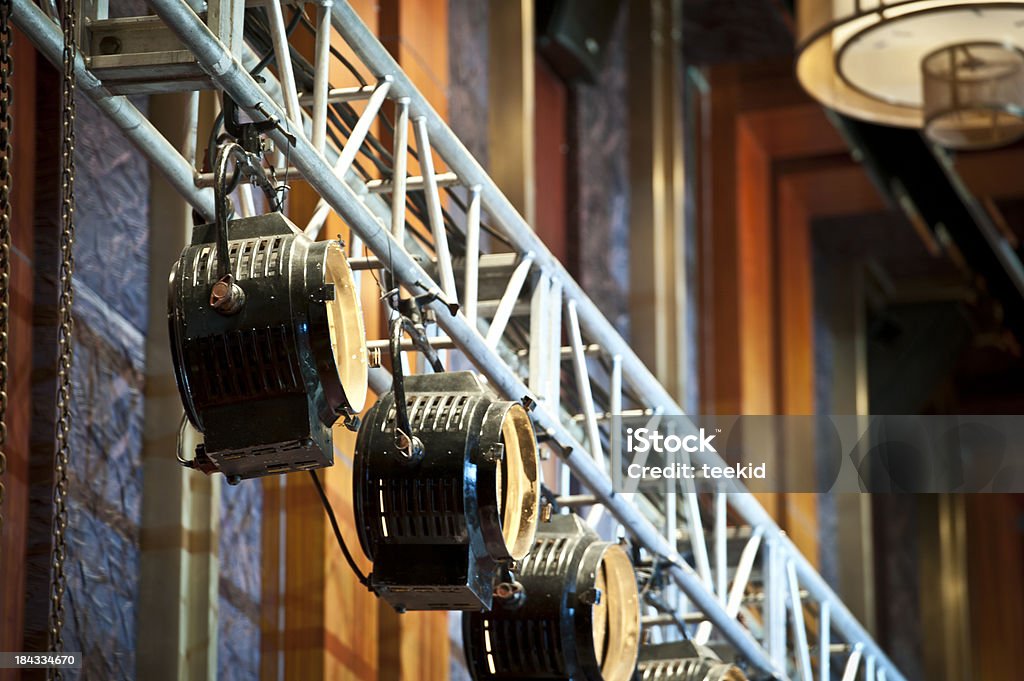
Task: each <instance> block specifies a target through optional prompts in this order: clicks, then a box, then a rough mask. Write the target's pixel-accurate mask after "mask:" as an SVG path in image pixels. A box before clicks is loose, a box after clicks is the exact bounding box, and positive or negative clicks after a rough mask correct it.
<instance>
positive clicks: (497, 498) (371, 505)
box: [352, 371, 540, 612]
mask: <svg viewBox="0 0 1024 681" xmlns="http://www.w3.org/2000/svg"><path fill="white" fill-rule="evenodd" d="M404 385H405V398H406V401H407V407H408V418H409V422H410V424H411V429H412V433H411V435H412V436H413V437H415V439H416V440H417V441H418V442H420V443H421V447H420V448H419V453H418V454H417V455H412V456H410V455H409V453H408V452H406V451H405V450H403V448H402V447H400V446H398V444H397V443H396V441H395V426H396V416H397V409H396V406H397V405H396V396H395V393H394V392H389V393H386V394H384V395H383V396H381V398H380V399H379V400H378V401H377V403H376V404H375V405H374V406H373V407H371V408H370V409H369V410H368V411H367V413H366V417H365V418H364V419H363V422H362V425H361V426H360V428H359V436H358V437H357V439H356V448H355V457H354V466H353V468H354V474H353V476H352V484H353V500H354V507H355V511H356V516H357V518H358V523H357V524H358V527H359V540H360V542H361V544H362V547H363V551H364V552H365V553H366V555H367V556H369V557H370V558H371V559H372V560H373V574H372V575H371V576H370V583H371V587H372V588H373V590H374V592H375V593H376V594H377V595H378V596H380V597H381V598H382V599H384V600H385V601H387V602H388V603H390V604H391V605H392V606H393V607H394V608H395V609H396V610H398V611H400V612H401V611H405V610H479V609H481V608H489V607H490V606H491V598H492V595H493V592H494V588H495V583H496V581H497V580H498V577H499V573H501V571H502V568H503V567H509V566H511V565H513V564H514V562H515V561H518V560H520V559H522V558H523V557H524V556H525V555H526V554H527V552H528V551H529V550H530V548H531V547H532V546H533V541H534V534H535V532H536V531H537V523H538V517H539V508H540V481H539V477H538V476H539V459H538V453H537V440H536V435H535V434H534V431H533V426H532V424H531V423H530V417H529V415H528V414H527V412H526V410H525V409H524V408H523V406H522V405H521V404H519V403H517V402H508V401H503V400H498V399H495V397H494V396H493V395H492V394H491V393H490V392H489V390H488V389H487V388H486V386H485V385H484V384H483V383H482V382H481V381H480V379H479V378H478V377H477V376H476V375H475V374H473V373H470V372H468V371H455V372H448V373H439V374H422V375H417V376H409V377H407V378H405V379H404Z"/></svg>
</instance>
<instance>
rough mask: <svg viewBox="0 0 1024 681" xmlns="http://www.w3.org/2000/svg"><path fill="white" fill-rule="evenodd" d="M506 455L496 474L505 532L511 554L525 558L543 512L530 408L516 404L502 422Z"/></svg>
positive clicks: (502, 437)
mask: <svg viewBox="0 0 1024 681" xmlns="http://www.w3.org/2000/svg"><path fill="white" fill-rule="evenodd" d="M501 439H502V444H504V445H505V458H504V459H503V460H502V464H501V468H500V469H499V471H498V475H497V476H495V482H496V486H497V489H496V492H497V499H498V504H499V508H498V513H499V515H500V517H501V534H502V537H503V538H504V540H505V547H506V549H508V553H509V555H511V556H512V557H513V558H514V559H516V560H522V559H523V558H525V557H526V554H528V553H529V552H530V549H531V548H532V547H533V542H534V538H535V536H536V534H537V522H538V515H539V507H538V498H539V495H540V482H539V480H538V476H537V468H538V462H537V459H538V456H537V440H536V438H535V437H534V434H533V426H532V424H531V423H530V417H529V416H528V415H527V413H526V410H525V409H523V407H521V406H520V405H518V404H513V405H512V406H511V408H510V409H509V410H508V412H506V414H505V418H504V419H503V420H502V423H501Z"/></svg>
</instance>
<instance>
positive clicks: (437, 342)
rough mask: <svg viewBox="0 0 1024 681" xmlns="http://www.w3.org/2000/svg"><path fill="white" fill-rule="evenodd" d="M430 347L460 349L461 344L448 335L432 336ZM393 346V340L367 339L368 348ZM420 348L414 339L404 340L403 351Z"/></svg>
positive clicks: (415, 350) (428, 339) (429, 341)
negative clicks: (457, 343)
mask: <svg viewBox="0 0 1024 681" xmlns="http://www.w3.org/2000/svg"><path fill="white" fill-rule="evenodd" d="M427 342H428V343H430V347H432V348H434V349H435V350H458V349H459V346H458V345H456V344H455V341H453V340H452V339H451V338H448V337H447V336H430V337H428V338H427ZM390 348H391V341H390V340H387V339H375V340H368V341H366V349H367V350H388V349H390ZM418 351H419V348H418V347H416V345H415V344H413V342H412V341H408V340H406V341H402V352H418Z"/></svg>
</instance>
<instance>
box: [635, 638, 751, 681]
mask: <svg viewBox="0 0 1024 681" xmlns="http://www.w3.org/2000/svg"><path fill="white" fill-rule="evenodd" d="M637 681H747V677H746V675H745V674H744V673H743V672H742V671H741V670H740V668H739V667H736V666H735V665H731V664H728V663H726V662H722V661H721V660H720V659H719V658H718V656H717V655H715V653H714V652H713V651H712V650H711V649H710V648H707V647H706V646H699V645H697V644H695V643H693V642H692V641H677V642H673V643H660V644H655V645H646V646H644V647H643V648H641V649H640V660H639V663H638V664H637Z"/></svg>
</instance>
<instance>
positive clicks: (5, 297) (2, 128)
mask: <svg viewBox="0 0 1024 681" xmlns="http://www.w3.org/2000/svg"><path fill="white" fill-rule="evenodd" d="M11 44H12V38H11V0H0V154H2V155H3V156H2V158H0V539H2V538H3V534H4V500H5V498H6V496H7V489H6V487H4V477H5V474H6V473H7V340H8V330H9V327H10V322H9V317H8V315H9V314H10V309H11V308H10V303H11V290H10V285H11V202H10V199H11V131H12V129H13V119H12V117H11V98H12V92H11V73H12V72H13V71H14V62H13V61H12V59H11Z"/></svg>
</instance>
